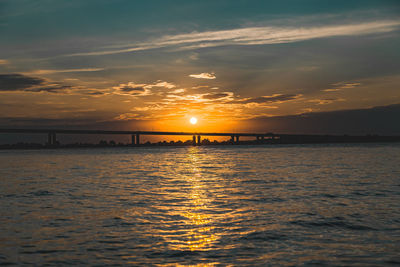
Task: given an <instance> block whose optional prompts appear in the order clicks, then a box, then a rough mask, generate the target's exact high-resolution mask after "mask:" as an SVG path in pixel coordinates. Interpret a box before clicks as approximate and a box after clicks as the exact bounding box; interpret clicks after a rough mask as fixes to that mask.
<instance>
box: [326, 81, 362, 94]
mask: <svg viewBox="0 0 400 267" xmlns="http://www.w3.org/2000/svg"><path fill="white" fill-rule="evenodd" d="M360 85H361V83H358V82H339V83H334V84H332V88H328V89H324V90H322V91H323V92H336V91H341V90H343V89H351V88H355V87H357V86H360Z"/></svg>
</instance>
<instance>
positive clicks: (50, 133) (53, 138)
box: [0, 129, 279, 146]
mask: <svg viewBox="0 0 400 267" xmlns="http://www.w3.org/2000/svg"><path fill="white" fill-rule="evenodd" d="M0 133H14V134H18V133H20V134H47V145H49V146H55V145H57V144H58V143H57V134H94V135H130V136H131V138H132V139H131V140H132V142H131V144H132V145H140V136H143V135H163V136H169V135H173V136H184V135H189V136H192V137H193V142H192V144H193V145H200V144H201V137H202V136H227V137H230V139H231V142H232V143H239V138H240V137H244V136H245V137H255V138H256V140H264V139H266V138H267V139H274V138H279V136H277V135H274V134H272V133H209V132H160V131H111V130H110V131H109V130H65V129H0Z"/></svg>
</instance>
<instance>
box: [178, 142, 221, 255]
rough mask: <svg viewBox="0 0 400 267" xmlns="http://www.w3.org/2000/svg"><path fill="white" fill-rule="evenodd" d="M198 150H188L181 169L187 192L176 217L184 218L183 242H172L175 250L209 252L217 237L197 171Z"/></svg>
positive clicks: (203, 182)
mask: <svg viewBox="0 0 400 267" xmlns="http://www.w3.org/2000/svg"><path fill="white" fill-rule="evenodd" d="M198 161H199V158H198V148H196V147H193V148H190V149H189V150H188V154H187V160H186V161H185V164H184V166H182V168H186V170H187V175H183V176H182V177H181V178H182V179H185V180H186V182H187V183H188V186H189V188H190V189H189V190H187V191H184V192H187V193H186V195H185V196H184V197H185V198H186V199H187V201H186V202H185V204H184V205H183V206H182V207H180V209H178V210H177V211H178V215H180V216H182V217H184V218H186V220H185V221H184V223H185V227H184V233H183V234H182V236H183V240H184V241H183V242H182V240H181V242H176V241H177V240H174V241H173V242H172V244H171V246H172V248H173V249H177V250H190V251H195V250H209V249H211V247H212V245H213V244H214V243H215V242H216V241H217V240H218V236H217V235H215V234H214V233H213V230H214V227H213V226H212V225H213V216H212V214H209V213H208V212H207V211H209V210H210V208H209V207H208V206H207V205H208V203H210V202H211V199H209V196H208V194H207V190H208V188H207V185H206V184H205V180H204V178H205V177H204V176H203V175H202V173H201V170H200V169H199V167H198V166H199V163H198Z"/></svg>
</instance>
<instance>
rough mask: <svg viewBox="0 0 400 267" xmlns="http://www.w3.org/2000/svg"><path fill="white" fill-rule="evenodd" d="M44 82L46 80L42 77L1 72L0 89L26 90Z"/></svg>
mask: <svg viewBox="0 0 400 267" xmlns="http://www.w3.org/2000/svg"><path fill="white" fill-rule="evenodd" d="M44 84H45V80H44V79H42V78H36V77H29V76H25V75H22V74H0V91H25V90H29V89H31V88H33V87H35V86H40V85H44Z"/></svg>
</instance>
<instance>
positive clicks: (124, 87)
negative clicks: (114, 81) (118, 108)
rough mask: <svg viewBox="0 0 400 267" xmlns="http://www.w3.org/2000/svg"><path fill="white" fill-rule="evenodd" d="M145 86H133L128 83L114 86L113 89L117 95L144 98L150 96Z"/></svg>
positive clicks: (131, 83) (132, 83) (133, 84)
mask: <svg viewBox="0 0 400 267" xmlns="http://www.w3.org/2000/svg"><path fill="white" fill-rule="evenodd" d="M146 86H147V85H146V84H135V83H134V82H129V83H126V84H124V83H122V84H120V85H118V86H114V87H113V89H114V90H115V93H116V94H118V95H130V96H145V95H150V94H151V91H150V89H149V88H146Z"/></svg>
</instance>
